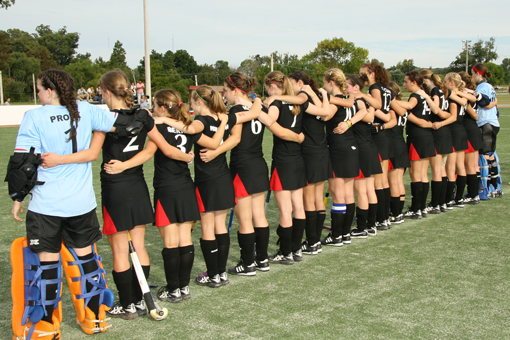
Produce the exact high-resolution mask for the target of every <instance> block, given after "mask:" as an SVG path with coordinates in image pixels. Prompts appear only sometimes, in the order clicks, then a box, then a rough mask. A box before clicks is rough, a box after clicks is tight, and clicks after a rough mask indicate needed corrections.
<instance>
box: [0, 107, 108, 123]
mask: <svg viewBox="0 0 510 340" xmlns="http://www.w3.org/2000/svg"><path fill="white" fill-rule="evenodd" d="M98 106H99V107H100V108H102V109H104V110H108V107H107V106H106V105H104V104H103V105H98ZM38 107H41V105H7V106H6V105H0V126H17V125H20V124H21V120H22V119H23V115H24V114H25V112H27V111H28V110H32V109H35V108H38Z"/></svg>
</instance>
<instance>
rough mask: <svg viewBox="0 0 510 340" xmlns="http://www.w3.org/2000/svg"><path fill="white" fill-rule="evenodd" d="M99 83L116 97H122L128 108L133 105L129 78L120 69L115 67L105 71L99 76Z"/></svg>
mask: <svg viewBox="0 0 510 340" xmlns="http://www.w3.org/2000/svg"><path fill="white" fill-rule="evenodd" d="M99 83H100V84H101V87H104V88H105V90H106V89H108V90H109V91H110V92H111V93H112V95H114V96H115V97H116V98H119V99H122V100H123V101H124V103H125V104H126V106H127V107H128V108H130V109H131V108H132V107H133V106H134V105H135V103H134V102H133V95H132V92H131V90H130V86H131V85H130V83H129V79H128V77H127V76H126V74H125V73H124V72H123V71H122V70H120V69H118V68H117V69H114V70H111V71H108V72H106V73H105V74H103V75H102V76H101V78H99Z"/></svg>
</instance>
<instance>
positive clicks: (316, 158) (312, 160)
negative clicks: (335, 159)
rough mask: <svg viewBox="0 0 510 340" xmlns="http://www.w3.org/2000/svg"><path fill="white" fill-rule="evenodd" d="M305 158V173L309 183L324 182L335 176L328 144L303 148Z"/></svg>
mask: <svg viewBox="0 0 510 340" xmlns="http://www.w3.org/2000/svg"><path fill="white" fill-rule="evenodd" d="M302 152H303V159H304V161H305V174H306V181H307V183H309V184H310V183H319V182H324V181H326V180H327V179H328V178H331V177H333V170H332V167H331V159H330V158H329V150H328V147H327V146H324V147H321V148H305V147H303V149H302Z"/></svg>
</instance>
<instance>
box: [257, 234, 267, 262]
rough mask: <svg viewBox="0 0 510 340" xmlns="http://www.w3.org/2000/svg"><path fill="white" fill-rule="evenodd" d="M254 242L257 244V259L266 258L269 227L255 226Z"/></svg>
mask: <svg viewBox="0 0 510 340" xmlns="http://www.w3.org/2000/svg"><path fill="white" fill-rule="evenodd" d="M255 244H256V246H257V260H259V261H264V260H265V259H267V258H268V254H267V247H268V246H269V227H265V228H255Z"/></svg>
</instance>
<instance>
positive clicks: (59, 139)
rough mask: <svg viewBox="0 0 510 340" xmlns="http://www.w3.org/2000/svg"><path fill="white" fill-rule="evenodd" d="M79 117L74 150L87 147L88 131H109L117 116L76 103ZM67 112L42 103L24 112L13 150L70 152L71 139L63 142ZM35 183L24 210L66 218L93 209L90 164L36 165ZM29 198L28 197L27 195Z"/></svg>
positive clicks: (88, 141)
mask: <svg viewBox="0 0 510 340" xmlns="http://www.w3.org/2000/svg"><path fill="white" fill-rule="evenodd" d="M78 111H79V112H80V120H79V121H78V129H77V133H76V142H77V143H76V144H77V151H82V150H85V149H88V148H89V146H90V141H91V137H92V131H94V130H95V131H104V132H108V131H110V130H111V128H112V126H113V123H114V122H115V119H116V117H117V114H116V113H115V112H110V111H106V110H102V109H100V108H99V107H97V106H93V105H90V104H88V103H86V102H78ZM70 121H71V120H70V115H69V112H68V111H67V108H66V107H65V106H55V105H45V106H43V107H41V108H38V109H33V110H30V111H27V112H26V113H25V116H24V117H23V120H22V121H21V126H20V128H19V131H18V138H17V139H16V149H15V150H14V152H28V151H29V150H30V148H31V147H34V148H35V152H36V153H41V154H43V153H45V152H53V153H55V154H57V155H68V154H71V153H73V145H72V144H73V143H72V141H69V142H68V141H67V140H68V138H69V132H70V128H71V123H70ZM37 180H38V181H42V182H45V183H44V184H43V185H36V186H35V187H34V189H33V190H32V197H31V199H30V203H29V204H28V210H30V211H32V212H35V213H39V214H44V215H50V216H59V217H70V216H79V215H83V214H85V213H88V212H89V211H91V210H92V209H94V208H95V207H96V206H97V204H96V196H95V194H94V189H93V187H92V168H91V163H80V164H65V165H59V166H56V167H53V168H50V169H44V168H43V167H41V166H40V167H39V168H38V169H37ZM29 197H30V196H29Z"/></svg>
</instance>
